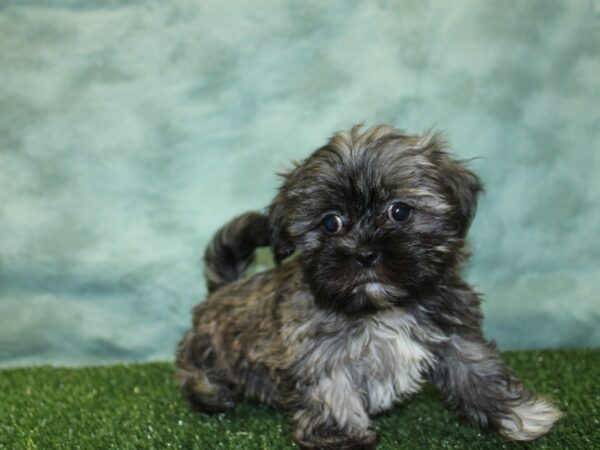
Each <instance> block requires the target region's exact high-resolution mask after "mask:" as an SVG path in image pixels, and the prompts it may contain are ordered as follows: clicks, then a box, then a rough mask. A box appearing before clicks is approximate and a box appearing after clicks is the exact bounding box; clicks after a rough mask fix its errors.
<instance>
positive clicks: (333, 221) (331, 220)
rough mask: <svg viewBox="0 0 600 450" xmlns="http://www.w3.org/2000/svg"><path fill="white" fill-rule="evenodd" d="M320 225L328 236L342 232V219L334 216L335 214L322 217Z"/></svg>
mask: <svg viewBox="0 0 600 450" xmlns="http://www.w3.org/2000/svg"><path fill="white" fill-rule="evenodd" d="M321 225H323V228H324V229H325V231H327V232H328V233H329V234H335V233H339V232H340V231H342V227H343V225H344V223H343V222H342V218H341V217H340V216H336V215H335V214H328V215H326V216H325V217H323V221H322V222H321Z"/></svg>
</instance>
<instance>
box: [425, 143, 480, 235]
mask: <svg viewBox="0 0 600 450" xmlns="http://www.w3.org/2000/svg"><path fill="white" fill-rule="evenodd" d="M424 141H425V145H424V151H425V154H427V155H428V156H429V158H430V159H431V160H433V161H434V162H435V163H436V166H437V167H438V168H439V179H440V182H441V183H442V184H443V185H445V186H446V187H447V188H448V190H449V191H450V196H451V197H452V199H453V200H454V202H455V204H456V205H457V214H455V216H454V222H455V224H456V231H457V234H458V235H459V236H460V237H461V238H464V237H465V236H466V235H467V232H468V231H469V227H470V226H471V222H472V221H473V217H475V212H476V211H477V200H478V198H479V194H480V193H481V192H482V191H483V184H482V183H481V180H480V179H479V177H478V176H477V175H475V173H473V172H472V171H471V170H470V169H469V168H468V163H469V161H468V160H457V159H454V158H453V157H452V156H450V155H449V154H448V153H447V152H446V151H445V147H446V142H445V140H444V138H443V137H442V135H441V134H440V133H433V134H430V135H428V136H426V139H425V140H424Z"/></svg>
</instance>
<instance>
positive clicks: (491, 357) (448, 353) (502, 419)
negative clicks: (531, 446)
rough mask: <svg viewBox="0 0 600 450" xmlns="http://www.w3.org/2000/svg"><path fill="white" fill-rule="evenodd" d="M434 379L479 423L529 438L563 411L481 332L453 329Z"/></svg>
mask: <svg viewBox="0 0 600 450" xmlns="http://www.w3.org/2000/svg"><path fill="white" fill-rule="evenodd" d="M436 353H437V358H438V362H437V366H436V367H435V368H434V369H433V370H432V373H431V380H432V382H433V384H434V385H435V386H436V387H437V388H439V389H440V390H441V391H442V392H443V393H444V394H445V395H446V397H447V398H448V400H449V401H450V403H451V404H452V405H454V406H455V407H458V408H459V410H460V411H461V412H462V413H463V414H464V415H465V416H466V418H467V419H468V420H469V421H470V422H471V423H473V424H474V425H475V426H478V427H480V428H491V429H495V430H497V431H499V432H500V433H501V434H502V435H504V436H505V437H506V438H508V439H512V440H516V441H530V440H533V439H535V438H537V437H539V436H542V435H543V434H546V433H547V432H548V431H550V428H552V425H553V424H554V422H556V421H557V420H558V419H559V418H560V417H561V415H562V414H561V412H560V411H559V410H558V409H556V408H555V407H553V406H552V405H551V404H549V403H548V402H546V401H545V400H544V399H542V398H540V397H537V396H535V395H534V394H533V393H531V392H529V391H528V390H527V389H525V387H523V385H522V384H521V382H520V381H519V380H518V379H517V378H516V377H515V376H514V374H513V373H512V371H511V369H510V368H509V367H508V366H506V364H505V363H504V362H503V361H502V360H501V359H500V356H499V355H498V353H497V351H496V350H495V347H494V345H493V344H491V343H488V342H486V341H485V340H484V339H483V338H482V337H481V336H480V335H471V336H459V335H456V334H455V335H452V336H451V337H450V340H449V341H448V342H447V344H446V345H444V346H443V347H441V348H440V349H438V351H437V352H436Z"/></svg>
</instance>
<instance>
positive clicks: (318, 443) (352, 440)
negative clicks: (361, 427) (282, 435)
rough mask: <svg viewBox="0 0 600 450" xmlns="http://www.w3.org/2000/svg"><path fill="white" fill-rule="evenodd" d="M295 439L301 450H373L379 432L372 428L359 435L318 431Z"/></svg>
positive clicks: (377, 441) (377, 440)
mask: <svg viewBox="0 0 600 450" xmlns="http://www.w3.org/2000/svg"><path fill="white" fill-rule="evenodd" d="M297 437H298V436H297ZM297 441H298V445H299V446H300V448H301V449H303V450H373V449H375V448H376V447H377V444H378V443H379V434H378V433H377V432H376V431H374V430H367V431H365V432H364V433H362V434H361V435H360V436H354V435H352V436H351V435H348V434H343V433H341V432H332V433H326V434H325V433H319V434H313V435H309V436H303V437H302V438H299V437H298V439H297Z"/></svg>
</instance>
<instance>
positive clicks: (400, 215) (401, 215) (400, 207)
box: [388, 202, 412, 222]
mask: <svg viewBox="0 0 600 450" xmlns="http://www.w3.org/2000/svg"><path fill="white" fill-rule="evenodd" d="M411 211H412V209H411V207H410V206H408V205H407V204H405V203H400V202H398V203H394V204H392V205H390V207H389V208H388V216H389V218H390V219H392V220H393V221H394V222H406V221H407V220H408V218H409V217H410V213H411Z"/></svg>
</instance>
